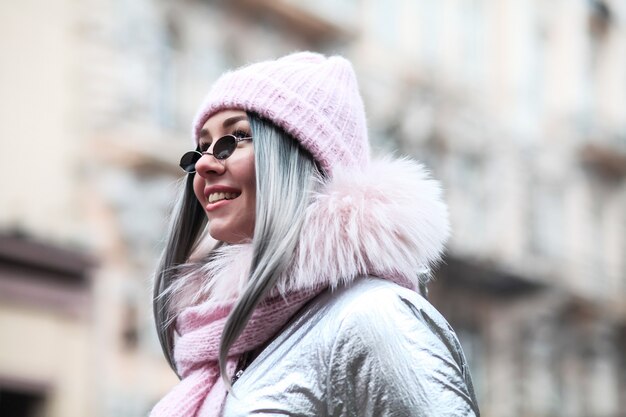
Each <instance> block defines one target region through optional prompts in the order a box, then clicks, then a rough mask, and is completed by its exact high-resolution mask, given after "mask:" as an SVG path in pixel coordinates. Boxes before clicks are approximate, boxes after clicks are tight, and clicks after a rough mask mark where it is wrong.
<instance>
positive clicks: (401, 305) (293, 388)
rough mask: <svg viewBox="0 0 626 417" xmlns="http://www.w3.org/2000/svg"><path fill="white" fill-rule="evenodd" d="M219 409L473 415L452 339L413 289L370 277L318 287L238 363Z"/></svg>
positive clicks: (228, 412) (236, 412)
mask: <svg viewBox="0 0 626 417" xmlns="http://www.w3.org/2000/svg"><path fill="white" fill-rule="evenodd" d="M224 415H225V416H227V417H235V416H237V417H239V416H250V415H277V416H478V415H479V412H478V406H477V404H476V399H475V396H474V391H473V388H472V382H471V377H470V375H469V371H468V368H467V364H466V362H465V358H464V356H463V353H462V350H461V347H460V345H459V343H458V341H457V338H456V336H455V334H454V332H453V331H452V329H451V328H450V326H449V325H448V323H447V322H446V321H445V320H444V318H443V317H442V316H441V315H440V314H439V313H438V312H437V311H436V310H435V309H434V308H433V307H432V306H431V305H430V304H429V303H428V302H427V301H426V300H425V299H423V298H422V297H421V296H419V295H418V294H417V293H415V292H413V291H409V290H407V289H404V288H401V287H399V286H397V285H395V284H393V283H390V282H387V281H383V280H379V279H372V278H367V279H360V280H357V281H356V282H355V283H354V284H352V285H351V286H350V287H347V288H340V289H338V290H336V291H334V292H330V291H329V292H326V293H324V294H322V295H320V296H319V297H317V298H316V299H315V300H314V301H313V302H312V303H311V304H310V305H309V306H307V307H306V308H305V309H304V310H303V311H302V312H301V313H300V314H298V316H297V317H296V318H295V320H294V321H293V322H292V323H290V324H289V325H288V326H287V327H286V328H285V330H284V331H283V332H281V333H280V334H279V335H278V337H276V339H275V340H274V341H272V343H270V344H269V345H268V347H267V348H266V349H265V350H264V351H263V352H261V354H260V355H259V356H258V357H257V359H256V360H255V361H254V362H253V363H252V364H251V365H250V366H249V367H248V368H247V369H246V370H245V372H244V373H243V375H242V376H241V378H239V380H237V382H236V383H235V385H234V395H233V394H231V395H229V396H228V398H227V401H226V407H225V412H224Z"/></svg>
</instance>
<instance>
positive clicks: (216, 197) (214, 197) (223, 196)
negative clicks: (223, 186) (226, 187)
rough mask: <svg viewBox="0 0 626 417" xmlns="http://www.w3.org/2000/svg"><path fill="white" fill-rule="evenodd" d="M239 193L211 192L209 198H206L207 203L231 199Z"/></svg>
mask: <svg viewBox="0 0 626 417" xmlns="http://www.w3.org/2000/svg"><path fill="white" fill-rule="evenodd" d="M240 195H241V193H223V192H219V193H211V194H209V198H207V201H208V202H209V204H213V203H217V202H218V201H222V200H232V199H235V198H237V197H239V196H240Z"/></svg>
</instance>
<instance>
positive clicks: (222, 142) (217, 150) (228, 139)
mask: <svg viewBox="0 0 626 417" xmlns="http://www.w3.org/2000/svg"><path fill="white" fill-rule="evenodd" d="M236 147H237V140H236V139H235V137H234V136H231V135H228V136H224V137H222V138H219V139H218V140H217V142H215V146H213V155H215V157H216V158H217V159H226V158H228V157H229V156H231V155H232V154H233V152H235V148H236Z"/></svg>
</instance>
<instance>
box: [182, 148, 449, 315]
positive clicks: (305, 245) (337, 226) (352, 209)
mask: <svg viewBox="0 0 626 417" xmlns="http://www.w3.org/2000/svg"><path fill="white" fill-rule="evenodd" d="M448 236H449V224H448V213H447V208H446V205H445V204H444V203H443V201H442V200H441V189H440V187H439V183H438V182H437V181H435V180H433V179H432V178H431V177H430V175H429V174H428V173H427V172H426V171H425V169H424V168H423V167H422V166H421V165H420V164H418V163H417V162H414V161H412V160H409V159H391V158H384V159H380V160H374V161H372V163H371V164H370V165H369V166H368V167H367V168H366V169H364V170H358V171H356V170H355V169H354V168H352V169H349V170H342V169H336V170H335V171H334V173H333V179H332V180H331V181H330V182H329V183H328V184H326V185H325V186H324V187H323V189H322V190H321V191H319V192H317V193H316V195H315V196H314V199H313V202H312V204H311V205H310V206H309V207H308V209H307V212H306V219H305V222H304V226H303V229H302V233H301V240H300V243H299V246H298V249H297V253H296V254H295V256H294V259H293V262H292V264H291V266H290V267H289V268H288V270H287V272H286V273H285V274H283V276H282V277H281V278H280V279H279V282H278V290H279V291H280V292H281V293H283V294H286V293H289V292H294V291H298V290H304V289H310V288H313V287H317V286H319V285H320V284H324V285H330V286H331V287H335V286H337V285H340V284H342V283H348V282H350V281H352V280H353V279H355V278H356V277H358V276H361V275H368V274H369V275H375V276H379V277H384V278H390V279H393V280H394V281H396V282H403V283H405V284H406V286H408V287H413V288H415V287H417V285H418V284H419V281H420V280H422V281H425V280H428V279H429V274H428V271H429V270H430V268H431V267H432V266H433V265H434V264H436V263H437V262H438V261H439V260H440V258H441V255H442V252H443V249H444V244H445V242H446V240H447V238H448ZM214 255H215V256H213V257H212V259H211V261H210V262H206V261H202V260H200V261H195V262H190V263H189V264H186V265H185V266H184V269H183V270H184V271H188V272H186V273H184V274H183V275H182V276H181V277H180V279H178V280H176V282H175V283H174V284H173V285H172V287H171V288H170V291H171V293H172V296H173V298H172V301H173V302H172V309H173V311H174V312H175V313H178V312H180V311H181V310H182V309H183V308H184V307H186V306H188V305H191V304H197V303H198V302H200V301H209V304H214V303H217V304H222V303H226V302H228V301H229V300H231V301H232V300H233V299H234V298H236V296H237V294H238V293H239V292H241V291H242V290H243V288H244V286H245V284H246V280H247V277H248V265H249V264H250V260H251V258H252V245H251V244H242V245H224V246H222V247H220V248H219V249H217V250H216V252H214ZM200 258H202V257H200ZM208 277H212V278H211V279H209V278H208Z"/></svg>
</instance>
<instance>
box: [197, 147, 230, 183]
mask: <svg viewBox="0 0 626 417" xmlns="http://www.w3.org/2000/svg"><path fill="white" fill-rule="evenodd" d="M224 169H225V168H224V164H223V163H222V162H221V161H219V160H218V159H217V158H216V157H214V156H213V155H209V154H206V153H205V154H203V155H202V156H201V157H200V159H198V162H196V173H197V174H198V175H200V176H201V177H203V178H206V177H207V176H208V175H211V174H217V175H220V174H222V173H224Z"/></svg>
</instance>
